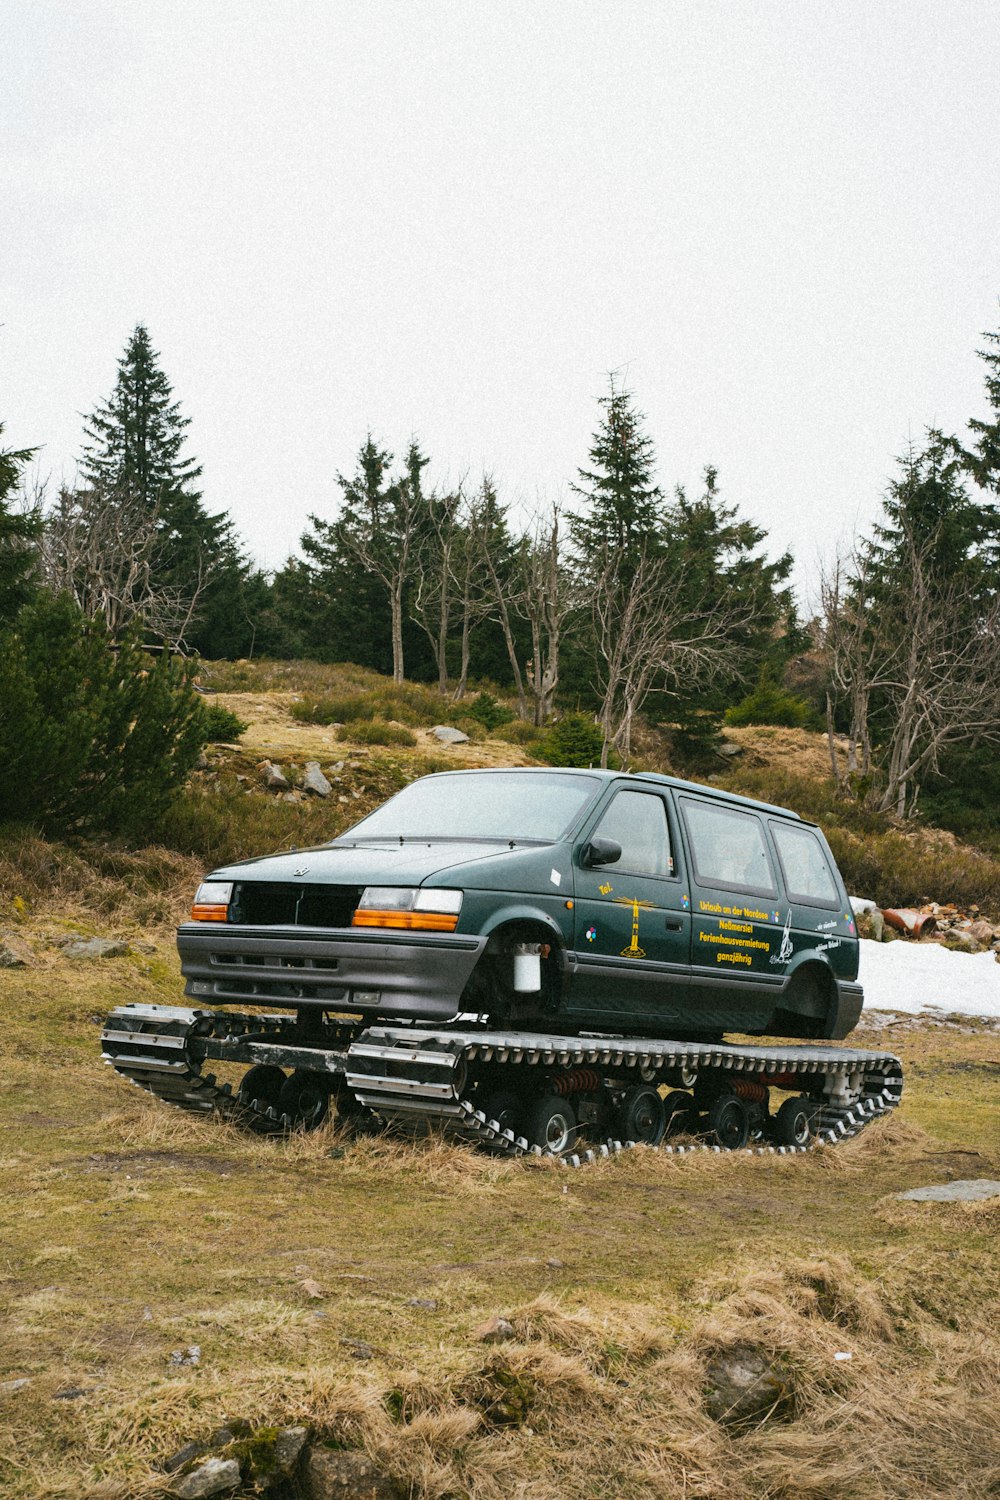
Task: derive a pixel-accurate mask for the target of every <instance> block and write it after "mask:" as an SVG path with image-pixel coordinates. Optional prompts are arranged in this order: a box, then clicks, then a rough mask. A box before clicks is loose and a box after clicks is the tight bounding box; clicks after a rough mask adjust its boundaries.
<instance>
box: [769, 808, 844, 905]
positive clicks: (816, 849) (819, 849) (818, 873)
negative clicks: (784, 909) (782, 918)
mask: <svg viewBox="0 0 1000 1500" xmlns="http://www.w3.org/2000/svg"><path fill="white" fill-rule="evenodd" d="M771 836H772V838H773V839H774V846H775V848H776V849H777V851H778V859H779V860H780V861H781V873H782V874H783V875H784V877H785V889H786V890H787V892H788V899H789V901H797V902H801V903H802V904H803V905H805V906H828V907H834V906H836V907H837V908H839V907H840V897H839V895H838V893H837V886H836V882H835V881H834V878H833V875H832V873H831V871H830V866H829V863H828V861H827V858H826V855H825V853H824V852H823V846H822V844H821V843H820V841H819V839H818V838H817V837H816V835H815V834H814V833H813V832H812V830H811V829H809V828H796V827H795V826H794V824H791V823H778V822H776V821H774V820H773V819H772V820H771Z"/></svg>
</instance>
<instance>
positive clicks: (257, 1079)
mask: <svg viewBox="0 0 1000 1500" xmlns="http://www.w3.org/2000/svg"><path fill="white" fill-rule="evenodd" d="M286 1082H287V1080H286V1078H285V1075H284V1073H283V1072H282V1071H281V1069H280V1068H275V1067H272V1066H271V1065H270V1064H269V1063H257V1065H256V1066H255V1067H253V1068H248V1069H247V1071H246V1072H245V1073H244V1074H243V1077H242V1079H241V1080H240V1088H239V1095H238V1097H239V1101H240V1103H241V1104H248V1105H252V1104H257V1105H258V1106H259V1108H260V1109H262V1110H264V1109H267V1108H268V1107H269V1106H270V1107H272V1108H274V1109H277V1108H278V1099H279V1097H280V1095H281V1090H282V1089H283V1088H284V1086H285V1083H286Z"/></svg>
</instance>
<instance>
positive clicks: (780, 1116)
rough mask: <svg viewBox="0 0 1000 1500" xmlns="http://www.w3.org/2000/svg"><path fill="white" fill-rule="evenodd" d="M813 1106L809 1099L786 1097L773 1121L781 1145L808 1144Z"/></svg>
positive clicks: (774, 1130)
mask: <svg viewBox="0 0 1000 1500" xmlns="http://www.w3.org/2000/svg"><path fill="white" fill-rule="evenodd" d="M812 1112H813V1106H812V1104H811V1103H810V1101H809V1100H808V1099H786V1100H785V1102H784V1104H783V1105H782V1106H781V1108H780V1109H779V1110H778V1113H777V1114H776V1115H775V1116H774V1118H773V1120H772V1121H771V1134H772V1135H773V1136H774V1139H775V1141H776V1142H777V1144H778V1145H779V1146H808V1144H809V1138H810V1136H811V1134H812V1131H811V1129H810V1126H811V1122H812Z"/></svg>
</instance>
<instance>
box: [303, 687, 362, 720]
mask: <svg viewBox="0 0 1000 1500" xmlns="http://www.w3.org/2000/svg"><path fill="white" fill-rule="evenodd" d="M375 712H376V708H375V703H374V701H373V699H372V695H371V693H348V694H345V695H344V696H342V697H339V698H313V697H305V698H300V699H299V701H298V702H297V703H293V704H292V709H291V713H292V718H293V719H298V720H299V721H300V722H301V723H303V724H347V723H348V722H350V723H352V724H356V723H357V722H358V721H359V720H360V719H374V717H375Z"/></svg>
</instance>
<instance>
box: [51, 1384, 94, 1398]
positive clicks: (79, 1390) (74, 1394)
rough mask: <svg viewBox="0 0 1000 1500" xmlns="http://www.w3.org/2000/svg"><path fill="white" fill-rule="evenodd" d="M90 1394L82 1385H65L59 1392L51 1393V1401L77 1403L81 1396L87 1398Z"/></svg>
mask: <svg viewBox="0 0 1000 1500" xmlns="http://www.w3.org/2000/svg"><path fill="white" fill-rule="evenodd" d="M89 1394H90V1392H89V1391H88V1390H87V1389H86V1387H85V1386H82V1385H67V1386H64V1388H63V1389H62V1390H61V1391H55V1392H54V1393H53V1396H52V1399H53V1401H79V1399H80V1397H81V1396H89Z"/></svg>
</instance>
